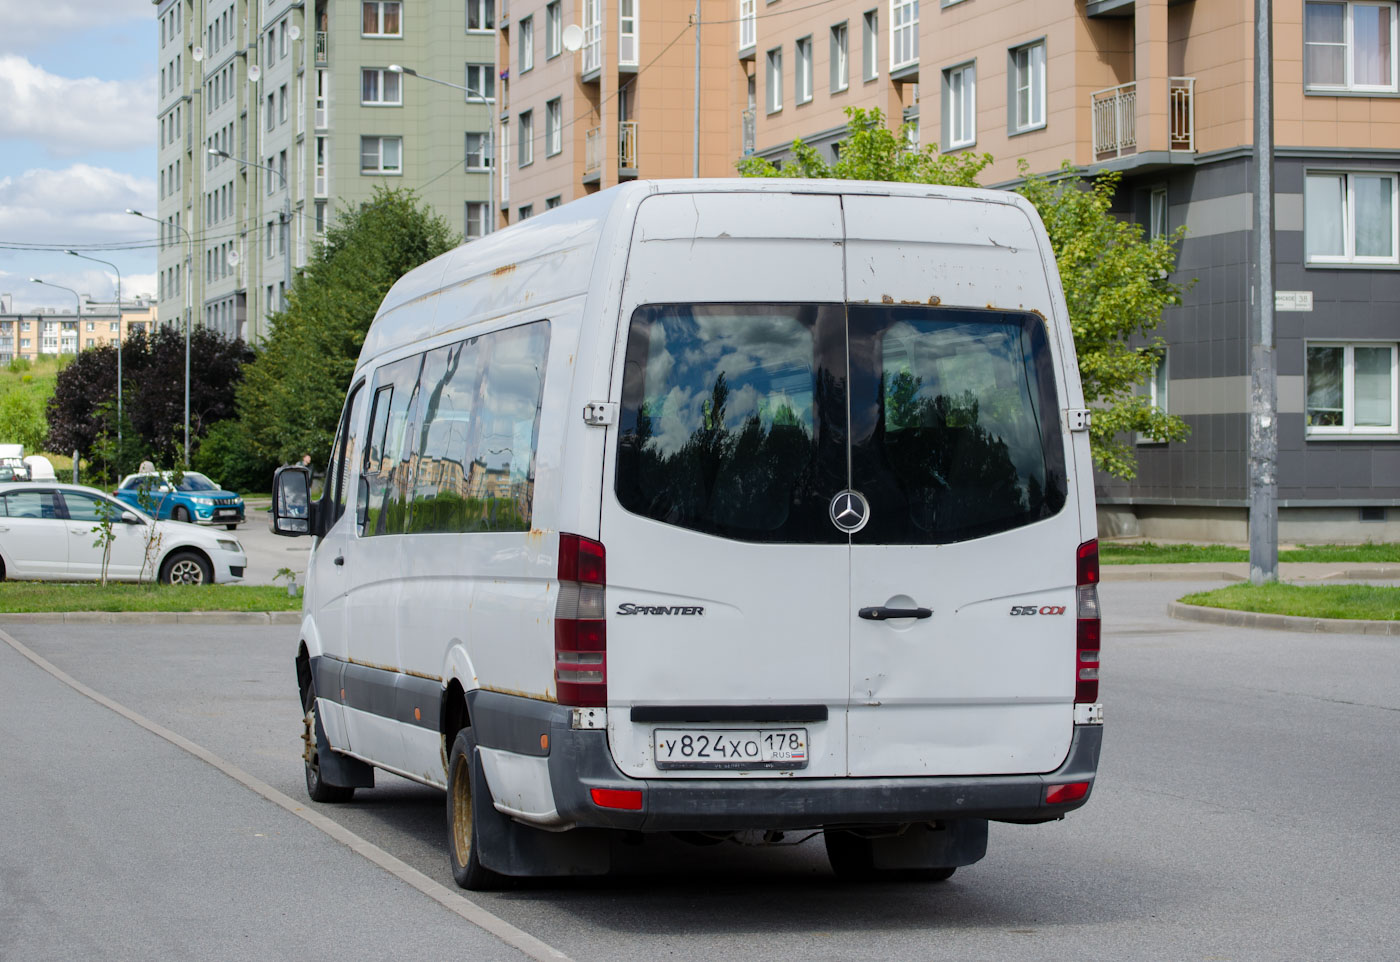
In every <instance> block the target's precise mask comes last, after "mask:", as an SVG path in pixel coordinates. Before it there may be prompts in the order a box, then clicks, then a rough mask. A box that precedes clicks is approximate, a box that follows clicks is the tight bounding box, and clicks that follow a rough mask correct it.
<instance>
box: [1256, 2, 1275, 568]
mask: <svg viewBox="0 0 1400 962" xmlns="http://www.w3.org/2000/svg"><path fill="white" fill-rule="evenodd" d="M1273 29H1274V26H1273V0H1254V244H1255V248H1254V266H1255V275H1254V276H1255V289H1254V310H1253V312H1252V316H1251V318H1250V334H1251V337H1250V342H1251V344H1250V358H1249V361H1250V363H1249V580H1250V583H1251V584H1256V585H1259V584H1264V583H1265V582H1268V581H1278V394H1277V377H1276V375H1277V373H1278V366H1277V365H1278V361H1277V358H1276V357H1275V356H1274V206H1273V205H1274V183H1273V181H1274V70H1273V67H1274V51H1273V46H1274V44H1273Z"/></svg>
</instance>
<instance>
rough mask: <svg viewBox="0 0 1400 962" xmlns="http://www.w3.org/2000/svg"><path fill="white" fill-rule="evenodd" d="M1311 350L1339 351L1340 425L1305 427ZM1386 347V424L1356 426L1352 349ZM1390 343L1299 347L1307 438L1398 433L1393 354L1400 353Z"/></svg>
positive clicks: (1398, 383) (1399, 378)
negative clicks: (1331, 349) (1388, 384)
mask: <svg viewBox="0 0 1400 962" xmlns="http://www.w3.org/2000/svg"><path fill="white" fill-rule="evenodd" d="M1314 347H1334V348H1342V349H1343V354H1342V423H1341V424H1340V425H1335V426H1334V425H1313V424H1308V423H1307V421H1308V413H1307V412H1308V369H1307V357H1308V349H1310V348H1314ZM1358 347H1360V348H1388V349H1389V350H1390V424H1389V425H1376V424H1357V423H1356V353H1355V352H1356V348H1358ZM1398 347H1400V345H1397V344H1396V343H1395V342H1394V341H1332V340H1327V341H1323V340H1317V341H1312V340H1310V341H1305V342H1304V345H1303V424H1304V432H1305V435H1306V436H1307V437H1309V438H1335V437H1347V436H1361V435H1364V436H1376V435H1394V434H1397V433H1400V427H1398V426H1400V409H1397V395H1398V394H1400V363H1397V354H1400V350H1397V348H1398Z"/></svg>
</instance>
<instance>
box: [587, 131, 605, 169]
mask: <svg viewBox="0 0 1400 962" xmlns="http://www.w3.org/2000/svg"><path fill="white" fill-rule="evenodd" d="M602 170H603V128H602V127H593V128H591V129H589V130H588V131H586V132H585V133H584V135H583V176H584V179H585V180H586V179H587V178H589V177H590V176H592V177H594V178H596V177H597V175H598V174H599V173H601V172H602Z"/></svg>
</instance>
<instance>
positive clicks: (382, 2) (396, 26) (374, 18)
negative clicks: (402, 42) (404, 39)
mask: <svg viewBox="0 0 1400 962" xmlns="http://www.w3.org/2000/svg"><path fill="white" fill-rule="evenodd" d="M402 6H403V4H401V3H400V2H399V0H363V2H362V3H361V6H360V10H361V17H360V35H361V36H364V37H400V36H403V28H402V26H401V25H400V23H399V9H400V8H401V7H402Z"/></svg>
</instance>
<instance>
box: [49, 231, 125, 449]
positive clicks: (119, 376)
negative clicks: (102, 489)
mask: <svg viewBox="0 0 1400 962" xmlns="http://www.w3.org/2000/svg"><path fill="white" fill-rule="evenodd" d="M63 253H65V254H72V255H73V256H74V257H81V258H82V259H83V260H85V261H92V262H93V263H94V264H106V265H107V266H108V267H110V268H111V269H112V270H114V271H116V273H117V462H118V463H117V466H118V468H120V467H121V453H122V339H123V338H124V337H125V336H126V332H125V331H123V330H122V272H121V270H120V269H119V268H118V267H117V265H116V264H113V263H112V262H111V261H104V260H102V259H101V258H99V257H89V256H88V255H87V254H79V253H78V252H77V251H75V250H65V251H64V252H63Z"/></svg>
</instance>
